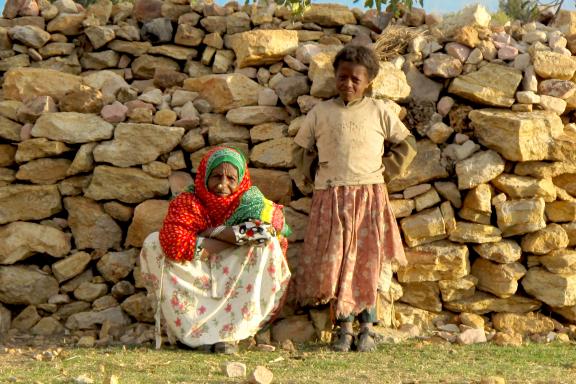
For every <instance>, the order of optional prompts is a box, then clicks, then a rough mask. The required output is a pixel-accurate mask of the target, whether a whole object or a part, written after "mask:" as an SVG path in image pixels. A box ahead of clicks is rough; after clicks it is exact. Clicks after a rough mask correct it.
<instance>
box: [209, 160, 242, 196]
mask: <svg viewBox="0 0 576 384" xmlns="http://www.w3.org/2000/svg"><path fill="white" fill-rule="evenodd" d="M207 187H208V190H209V191H210V192H212V193H213V194H215V195H217V196H222V197H225V196H228V195H231V194H232V193H234V191H235V190H236V188H238V170H237V169H236V167H235V166H233V165H232V164H230V163H222V164H220V165H219V166H217V167H216V168H214V169H213V170H212V173H210V176H209V177H208V183H207Z"/></svg>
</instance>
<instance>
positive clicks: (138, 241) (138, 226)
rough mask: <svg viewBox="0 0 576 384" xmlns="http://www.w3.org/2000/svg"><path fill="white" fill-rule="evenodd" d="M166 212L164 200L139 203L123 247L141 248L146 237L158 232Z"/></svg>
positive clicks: (166, 203) (166, 206)
mask: <svg viewBox="0 0 576 384" xmlns="http://www.w3.org/2000/svg"><path fill="white" fill-rule="evenodd" d="M167 212H168V202H167V201H166V200H146V201H144V202H143V203H140V204H139V205H138V206H137V207H136V209H135V210H134V217H133V218H132V223H131V224H130V227H129V228H128V235H127V237H126V242H125V245H126V246H133V247H142V244H143V243H144V239H146V236H148V235H149V234H150V233H152V232H155V231H158V230H160V227H162V222H163V221H164V216H166V213H167Z"/></svg>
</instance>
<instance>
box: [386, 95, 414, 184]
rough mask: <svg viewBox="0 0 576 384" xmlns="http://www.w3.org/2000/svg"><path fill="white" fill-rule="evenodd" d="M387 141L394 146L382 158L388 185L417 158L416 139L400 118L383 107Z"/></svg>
mask: <svg viewBox="0 0 576 384" xmlns="http://www.w3.org/2000/svg"><path fill="white" fill-rule="evenodd" d="M382 112H383V115H382V117H383V123H384V127H385V134H386V140H387V141H388V142H389V143H391V144H392V146H391V147H390V149H389V150H388V151H387V152H386V154H385V155H384V157H383V158H382V162H383V164H384V180H385V181H386V182H387V183H388V182H390V181H391V180H393V179H395V178H396V177H398V176H400V175H401V174H402V173H404V171H406V169H407V168H408V167H409V166H410V164H411V163H412V160H414V157H416V139H415V138H414V136H412V134H411V133H410V131H409V130H408V128H406V126H405V125H404V124H403V123H402V121H400V119H399V118H398V116H397V115H396V114H395V113H394V112H392V111H390V110H389V109H388V108H386V107H385V106H384V105H383V106H382Z"/></svg>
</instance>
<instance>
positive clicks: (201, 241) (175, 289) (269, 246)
mask: <svg viewBox="0 0 576 384" xmlns="http://www.w3.org/2000/svg"><path fill="white" fill-rule="evenodd" d="M288 231H289V229H288V227H287V226H286V224H285V222H284V215H283V212H282V206H279V205H276V204H274V203H273V202H271V201H270V200H267V199H266V198H264V196H263V195H262V193H261V192H260V191H259V190H258V188H256V187H253V186H252V183H251V181H250V175H249V173H248V169H247V167H246V161H245V159H244V157H243V156H242V155H241V154H240V153H239V152H238V151H236V150H234V149H232V148H227V147H218V148H215V149H213V150H211V151H210V152H208V153H207V154H206V155H205V156H204V158H203V159H202V161H201V163H200V166H199V167H198V173H197V174H196V179H195V182H194V186H193V188H189V189H188V190H187V191H186V192H183V193H181V194H179V195H178V196H177V197H176V198H174V200H172V201H171V202H170V206H169V208H168V214H167V215H166V218H165V219H164V223H163V226H162V229H161V230H160V232H155V233H152V234H150V235H149V236H148V237H147V238H146V240H145V242H144V245H143V248H142V252H141V254H140V261H141V267H142V273H143V275H144V279H145V280H146V282H147V288H148V291H149V293H153V294H154V295H155V296H156V298H157V300H158V302H157V312H156V337H157V338H156V347H157V348H159V346H160V339H159V335H160V325H159V324H160V311H161V313H162V315H163V318H164V319H165V321H166V325H167V331H168V334H169V336H175V337H176V338H177V339H178V341H179V342H180V343H183V344H185V345H186V346H189V347H193V348H198V349H201V350H203V351H212V352H223V353H233V352H235V351H237V347H236V342H237V341H239V340H242V339H245V338H247V337H250V336H253V335H255V334H256V333H257V332H258V330H260V329H261V328H262V327H263V326H265V325H266V324H267V322H268V321H269V320H270V319H271V318H272V317H273V315H274V314H275V313H276V311H277V310H278V309H279V308H280V305H281V303H282V298H283V296H284V293H285V292H286V289H287V286H288V282H289V279H290V271H289V269H288V264H287V263H286V258H285V253H286V249H287V240H286V236H287V235H288V233H287V232H288Z"/></svg>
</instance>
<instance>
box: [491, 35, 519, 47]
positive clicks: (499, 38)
mask: <svg viewBox="0 0 576 384" xmlns="http://www.w3.org/2000/svg"><path fill="white" fill-rule="evenodd" d="M492 40H493V41H494V45H496V43H501V44H506V45H510V44H515V43H516V40H514V39H513V38H512V36H510V35H509V34H507V33H506V32H498V33H494V34H492Z"/></svg>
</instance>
